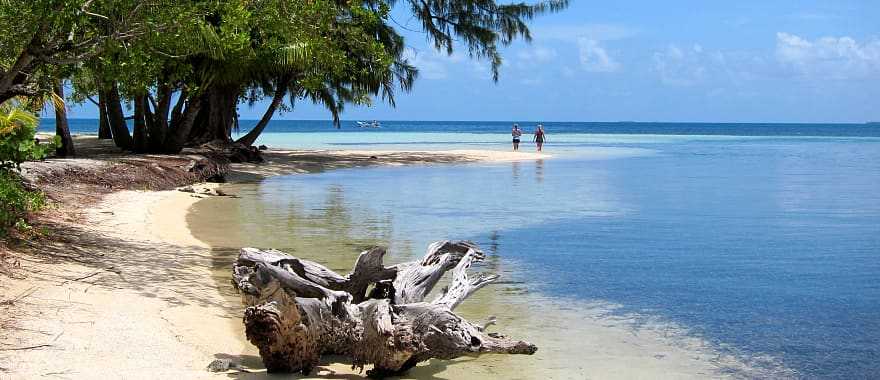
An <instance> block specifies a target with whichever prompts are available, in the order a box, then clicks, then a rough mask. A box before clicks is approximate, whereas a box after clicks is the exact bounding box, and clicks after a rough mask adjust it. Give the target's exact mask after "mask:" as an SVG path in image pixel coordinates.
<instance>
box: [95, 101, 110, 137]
mask: <svg viewBox="0 0 880 380" xmlns="http://www.w3.org/2000/svg"><path fill="white" fill-rule="evenodd" d="M98 118H99V119H100V120H98V138H99V139H102V140H104V139H107V140H109V139H112V138H113V132H112V131H111V130H110V121H109V120H108V119H107V100H106V99H104V92H103V91H101V92H100V93H99V94H98Z"/></svg>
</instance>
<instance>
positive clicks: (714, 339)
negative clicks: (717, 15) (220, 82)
mask: <svg viewBox="0 0 880 380" xmlns="http://www.w3.org/2000/svg"><path fill="white" fill-rule="evenodd" d="M653 144H654V145H652V146H651V148H652V149H654V150H655V151H656V150H659V153H658V154H654V155H641V156H635V157H634V156H633V155H631V154H630V155H626V154H622V155H620V156H616V157H624V158H620V159H614V160H593V159H586V158H584V156H580V157H579V158H577V159H554V160H547V161H535V162H514V163H505V164H498V165H466V166H436V167H430V168H425V167H419V168H415V167H382V168H371V169H355V170H338V171H331V172H327V173H322V174H316V175H299V176H288V177H276V178H271V179H268V180H266V181H264V182H262V183H259V184H249V185H231V186H232V187H233V189H231V190H230V191H231V192H237V193H239V194H240V195H241V196H242V198H241V199H238V200H231V199H209V200H206V201H203V202H200V203H199V204H198V205H197V207H196V210H195V211H194V214H198V213H201V214H202V215H203V217H201V218H197V220H211V221H213V222H214V223H213V224H211V225H204V224H200V225H196V226H194V232H195V233H196V234H197V236H198V237H199V238H201V239H202V240H205V241H208V242H209V243H211V244H212V245H214V246H220V247H232V248H237V247H240V246H244V245H252V246H258V247H274V248H278V249H282V250H286V251H290V252H293V253H295V254H298V255H301V256H303V257H306V258H310V259H313V260H316V261H319V262H322V263H324V264H325V265H327V266H329V267H331V268H332V269H335V270H338V271H340V272H347V271H348V270H349V269H350V267H351V265H352V264H353V261H354V259H355V257H356V255H357V253H358V252H359V251H360V250H362V249H364V248H365V247H367V246H371V245H374V244H381V245H390V247H391V250H390V253H389V256H388V262H391V263H395V262H401V261H405V260H411V259H412V258H414V257H417V256H420V255H421V254H422V253H423V250H424V249H425V247H426V246H427V244H428V243H429V242H431V241H434V240H438V239H444V238H468V239H473V240H475V241H477V242H478V243H479V244H481V246H483V248H485V249H486V251H487V253H488V255H487V260H486V261H485V262H484V263H482V265H480V266H479V267H478V268H475V269H477V270H483V271H489V272H492V273H498V274H501V275H502V280H501V281H500V282H499V283H497V284H495V285H494V286H490V287H487V288H486V289H484V290H483V291H481V292H478V293H476V294H475V295H474V299H472V300H469V301H468V302H465V303H464V304H463V305H462V309H461V311H462V313H464V314H465V315H466V316H468V317H469V318H473V319H481V318H484V317H486V316H488V315H493V314H494V315H497V316H498V317H499V322H500V323H499V326H498V330H499V331H502V332H508V333H510V334H511V335H518V336H523V337H525V338H527V339H532V340H534V341H535V342H536V343H537V344H538V345H539V346H540V347H541V349H540V350H539V352H538V354H537V355H536V356H535V357H532V358H528V359H518V358H509V357H504V356H499V357H492V358H481V359H480V360H479V361H477V362H476V363H472V362H469V361H467V360H463V361H460V362H455V364H453V365H450V366H448V368H445V369H443V370H442V371H441V372H442V373H444V374H446V375H448V376H450V377H455V376H452V374H459V375H461V376H465V375H470V377H473V376H475V374H480V375H484V376H496V377H497V376H504V377H505V378H535V377H536V376H538V377H540V376H548V377H556V378H578V377H586V376H596V377H599V378H609V377H615V375H614V374H615V373H616V374H617V376H623V377H627V376H625V375H626V374H629V375H633V374H636V373H638V374H640V375H643V377H646V378H652V377H656V376H652V375H651V374H654V375H656V373H657V372H651V371H661V373H667V374H668V373H674V374H675V375H671V377H676V378H679V377H681V378H684V377H688V374H690V375H692V376H694V377H698V378H699V377H706V375H707V374H711V375H718V374H719V373H718V371H724V370H725V369H726V370H729V371H732V373H733V374H735V375H743V374H745V376H747V377H751V376H760V377H784V376H789V375H793V376H797V377H831V378H848V377H865V376H866V375H868V374H872V373H876V370H877V369H878V368H877V365H876V364H874V363H875V361H872V360H870V358H872V357H875V356H876V355H877V354H878V347H880V343H878V341H880V324H878V320H877V318H876V315H877V312H880V310H878V305H880V303H878V302H877V301H880V287H878V286H877V285H876V284H877V283H876V281H873V280H875V279H876V278H877V276H878V275H880V267H878V261H877V260H876V252H878V251H880V240H878V239H880V231H878V229H877V228H878V226H880V194H878V193H877V192H876V189H877V188H880V164H878V163H880V149H877V147H878V143H877V142H864V141H846V140H834V139H830V140H827V141H826V140H818V139H814V140H802V139H791V140H786V139H776V140H773V141H749V140H743V141H736V142H730V141H714V142H705V141H698V142H694V141H679V142H675V143H668V144H667V145H663V146H662V147H658V146H656V145H657V144H656V143H653ZM643 148H644V147H639V146H630V147H626V148H620V149H622V150H624V151H627V152H630V151H633V150H640V149H643ZM585 149H586V148H585ZM603 149H606V150H607V152H612V153H609V154H606V158H607V156H615V154H616V153H613V152H614V149H616V148H603ZM589 150H591V151H593V150H592V148H589ZM508 166H509V167H508ZM610 303H614V304H615V305H618V306H614V307H609V304H610ZM585 315H586V317H585ZM802 327H803V328H802ZM743 361H745V362H746V364H743V363H742V362H743ZM432 368H434V369H433V371H435V372H432V373H433V374H436V371H438V369H437V368H436V367H432ZM502 368H503V369H502ZM615 369H616V370H617V371H618V372H614V370H615ZM621 369H623V370H621ZM639 370H644V371H645V372H638V371H639ZM456 371H459V372H456ZM493 371H495V372H493ZM500 371H507V372H504V375H501V372H500ZM530 371H532V372H530ZM621 371H623V372H621ZM633 371H636V372H633ZM663 371H665V372H663ZM791 371H795V372H791ZM538 374H540V376H539V375H538ZM622 374H623V375H622ZM695 374H702V376H699V375H695ZM554 375H555V376H554ZM679 375H680V376H679Z"/></svg>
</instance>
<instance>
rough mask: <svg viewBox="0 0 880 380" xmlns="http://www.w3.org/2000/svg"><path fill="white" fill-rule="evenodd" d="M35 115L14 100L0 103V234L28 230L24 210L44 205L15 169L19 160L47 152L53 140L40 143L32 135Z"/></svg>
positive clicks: (34, 128) (26, 211) (40, 196)
mask: <svg viewBox="0 0 880 380" xmlns="http://www.w3.org/2000/svg"><path fill="white" fill-rule="evenodd" d="M37 124H38V120H37V117H36V116H35V115H34V114H32V113H30V112H28V111H26V110H24V109H22V108H20V107H18V105H17V104H15V103H14V102H6V103H4V104H2V105H0V236H6V235H7V234H8V232H9V229H10V228H13V227H14V228H16V229H18V230H27V229H29V228H30V226H29V225H28V224H27V220H26V217H27V214H28V213H30V212H33V211H37V210H39V209H40V208H42V207H43V206H44V205H45V198H44V196H43V194H42V193H41V192H39V191H28V190H27V189H25V188H24V186H23V185H22V182H21V177H19V176H18V174H17V173H16V172H15V171H16V170H17V169H19V166H20V165H21V163H22V162H24V161H27V160H38V159H41V158H43V157H45V156H46V153H47V152H48V151H49V149H52V148H54V147H55V146H56V145H57V142H55V143H54V144H39V143H38V142H37V141H36V140H35V139H34V134H35V133H36V132H37Z"/></svg>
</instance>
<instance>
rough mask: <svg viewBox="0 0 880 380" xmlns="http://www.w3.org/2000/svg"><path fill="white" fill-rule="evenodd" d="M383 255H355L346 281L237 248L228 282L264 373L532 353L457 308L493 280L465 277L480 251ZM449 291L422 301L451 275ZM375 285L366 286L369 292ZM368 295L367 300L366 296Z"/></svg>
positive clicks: (458, 246) (451, 247) (380, 372)
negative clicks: (404, 258)
mask: <svg viewBox="0 0 880 380" xmlns="http://www.w3.org/2000/svg"><path fill="white" fill-rule="evenodd" d="M384 255H385V249H383V248H373V249H370V250H367V251H364V252H362V253H361V254H360V256H358V258H357V261H356V263H355V266H354V269H353V270H352V272H351V273H349V274H348V275H347V276H342V275H339V274H337V273H336V272H333V271H332V270H330V269H328V268H326V267H324V266H323V265H321V264H318V263H315V262H312V261H309V260H304V259H299V258H296V257H293V256H290V255H288V254H286V253H283V252H280V251H276V250H259V249H255V248H242V250H241V253H240V255H239V258H238V260H237V261H236V262H235V264H234V265H233V283H234V284H235V286H236V287H237V288H238V289H239V291H240V293H241V294H242V300H243V302H244V303H245V305H247V306H248V308H247V309H246V310H245V313H244V324H245V332H246V334H247V338H248V340H249V341H250V342H251V343H253V344H254V345H256V346H257V347H258V348H259V350H260V356H261V357H262V358H263V363H264V364H265V365H266V369H267V370H268V371H269V372H301V373H304V374H307V373H309V372H310V371H311V370H312V368H313V367H314V366H316V365H317V364H318V362H319V359H320V356H321V355H323V354H336V355H345V356H348V357H350V358H351V360H352V365H353V368H360V369H363V367H364V366H365V365H370V364H371V365H373V369H372V370H370V371H368V372H367V374H368V375H370V376H384V375H392V374H398V373H401V372H404V371H406V370H408V369H410V368H412V367H414V366H415V365H416V364H417V363H419V362H422V361H425V360H428V359H430V358H440V359H452V358H455V357H459V356H463V355H473V354H479V353H486V352H498V353H508V354H532V353H534V352H535V351H536V350H537V347H535V346H534V345H533V344H531V343H528V342H523V341H518V340H511V339H507V338H505V337H504V336H502V335H498V334H494V333H487V332H486V331H485V328H486V327H487V326H488V325H490V324H493V323H494V318H491V317H490V319H489V320H488V321H487V322H486V323H485V324H475V323H471V322H468V321H467V320H465V319H464V318H461V317H459V316H458V315H456V314H455V313H453V310H454V309H455V307H456V306H458V305H459V304H460V303H461V302H462V301H463V300H464V299H465V298H467V297H468V296H469V295H471V294H472V293H473V292H475V291H476V290H478V289H480V288H482V287H483V286H485V285H486V284H488V283H490V282H492V281H494V280H495V279H497V278H498V276H495V275H492V276H483V275H480V276H477V277H474V278H472V277H470V276H469V275H468V272H467V271H468V268H469V267H470V266H471V264H472V263H473V262H475V261H479V260H482V259H483V252H482V251H480V249H479V248H478V247H477V246H476V245H474V244H473V243H470V242H466V241H459V242H452V241H439V242H436V243H433V244H431V245H430V246H429V247H428V251H427V253H426V254H425V257H424V258H422V260H420V261H415V262H408V263H402V264H398V265H394V266H390V267H386V266H384V264H383V263H382V258H383V256H384ZM450 270H451V271H452V281H451V284H450V285H449V287H448V288H446V289H444V292H443V293H442V294H441V295H440V296H438V297H437V298H436V299H434V300H433V301H430V302H426V301H425V297H427V295H428V294H429V293H430V292H431V290H432V289H433V288H434V286H435V285H436V284H437V283H438V282H439V281H440V279H441V278H442V277H443V274H444V273H446V272H447V271H450ZM371 287H372V288H371ZM368 289H370V292H369V293H367V290H368Z"/></svg>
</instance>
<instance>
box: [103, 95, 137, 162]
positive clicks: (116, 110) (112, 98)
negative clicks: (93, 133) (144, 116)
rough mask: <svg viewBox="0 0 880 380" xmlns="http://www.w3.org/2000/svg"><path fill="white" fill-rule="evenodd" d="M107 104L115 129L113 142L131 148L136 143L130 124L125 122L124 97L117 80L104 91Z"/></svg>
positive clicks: (112, 126)
mask: <svg viewBox="0 0 880 380" xmlns="http://www.w3.org/2000/svg"><path fill="white" fill-rule="evenodd" d="M104 97H105V98H106V104H107V121H109V122H110V129H111V130H112V131H113V142H114V143H116V146H118V147H120V148H122V149H126V150H128V149H131V148H132V146H133V145H134V143H133V141H132V139H131V134H130V133H129V132H128V124H126V123H125V114H124V113H123V112H122V99H121V98H120V97H119V86H118V85H117V84H116V82H113V83H112V84H111V85H110V88H108V89H106V90H105V91H104Z"/></svg>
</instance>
